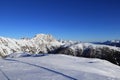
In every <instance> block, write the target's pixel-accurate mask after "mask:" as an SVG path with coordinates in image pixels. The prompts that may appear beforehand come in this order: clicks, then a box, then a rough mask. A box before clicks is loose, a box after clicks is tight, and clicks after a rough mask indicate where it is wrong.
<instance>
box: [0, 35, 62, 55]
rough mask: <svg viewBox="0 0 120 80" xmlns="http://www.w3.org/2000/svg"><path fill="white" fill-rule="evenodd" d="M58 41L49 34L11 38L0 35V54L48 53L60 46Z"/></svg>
mask: <svg viewBox="0 0 120 80" xmlns="http://www.w3.org/2000/svg"><path fill="white" fill-rule="evenodd" d="M60 45H61V43H60V42H58V41H57V40H56V39H55V38H53V37H52V36H51V35H45V34H38V35H36V36H35V37H33V38H31V39H28V38H24V39H19V40H17V39H11V38H5V37H0V56H6V55H8V54H11V53H24V52H28V53H49V52H51V51H53V50H55V49H56V48H58V47H60Z"/></svg>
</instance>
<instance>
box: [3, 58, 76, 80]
mask: <svg viewBox="0 0 120 80" xmlns="http://www.w3.org/2000/svg"><path fill="white" fill-rule="evenodd" d="M4 60H7V61H15V62H19V63H23V64H27V65H30V66H34V67H37V68H41V69H44V70H47V71H49V72H52V73H55V74H57V75H61V76H63V77H66V78H68V79H70V80H77V79H76V78H73V77H71V76H68V75H66V74H63V73H61V72H58V71H55V70H52V69H49V68H46V67H43V66H40V65H36V64H31V63H28V62H24V61H20V60H15V59H4ZM3 74H4V76H5V77H6V78H7V80H10V79H9V78H8V76H7V75H6V74H5V73H4V72H3Z"/></svg>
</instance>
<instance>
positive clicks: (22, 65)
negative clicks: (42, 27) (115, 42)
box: [0, 54, 120, 80]
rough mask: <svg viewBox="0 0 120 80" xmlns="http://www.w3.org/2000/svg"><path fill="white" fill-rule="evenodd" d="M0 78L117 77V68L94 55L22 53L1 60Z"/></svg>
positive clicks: (107, 79)
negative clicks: (83, 56) (87, 56)
mask: <svg viewBox="0 0 120 80" xmlns="http://www.w3.org/2000/svg"><path fill="white" fill-rule="evenodd" d="M13 56H14V57H15V55H13ZM20 56H24V57H20ZM26 56H28V55H26ZM33 56H34V57H33ZM0 80H120V67H119V66H117V65H114V64H112V63H110V62H108V61H105V60H100V59H94V58H92V59H90V58H79V57H73V56H67V55H62V54H56V55H55V54H52V55H50V54H49V55H47V54H46V55H44V56H42V55H32V56H30V55H29V57H25V54H24V55H23V54H21V55H19V56H18V55H16V58H10V57H8V58H6V59H0Z"/></svg>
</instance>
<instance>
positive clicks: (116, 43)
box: [95, 40, 120, 47]
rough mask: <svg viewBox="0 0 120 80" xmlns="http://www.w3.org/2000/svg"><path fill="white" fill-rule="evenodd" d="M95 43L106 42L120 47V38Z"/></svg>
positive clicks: (105, 43)
mask: <svg viewBox="0 0 120 80" xmlns="http://www.w3.org/2000/svg"><path fill="white" fill-rule="evenodd" d="M95 44H104V45H110V46H116V47H120V40H108V41H105V42H95Z"/></svg>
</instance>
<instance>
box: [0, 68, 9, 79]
mask: <svg viewBox="0 0 120 80" xmlns="http://www.w3.org/2000/svg"><path fill="white" fill-rule="evenodd" d="M0 72H1V73H2V74H3V75H4V77H5V78H6V79H7V80H10V78H9V77H8V76H7V75H6V73H5V72H4V71H3V70H2V69H1V68H0Z"/></svg>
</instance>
